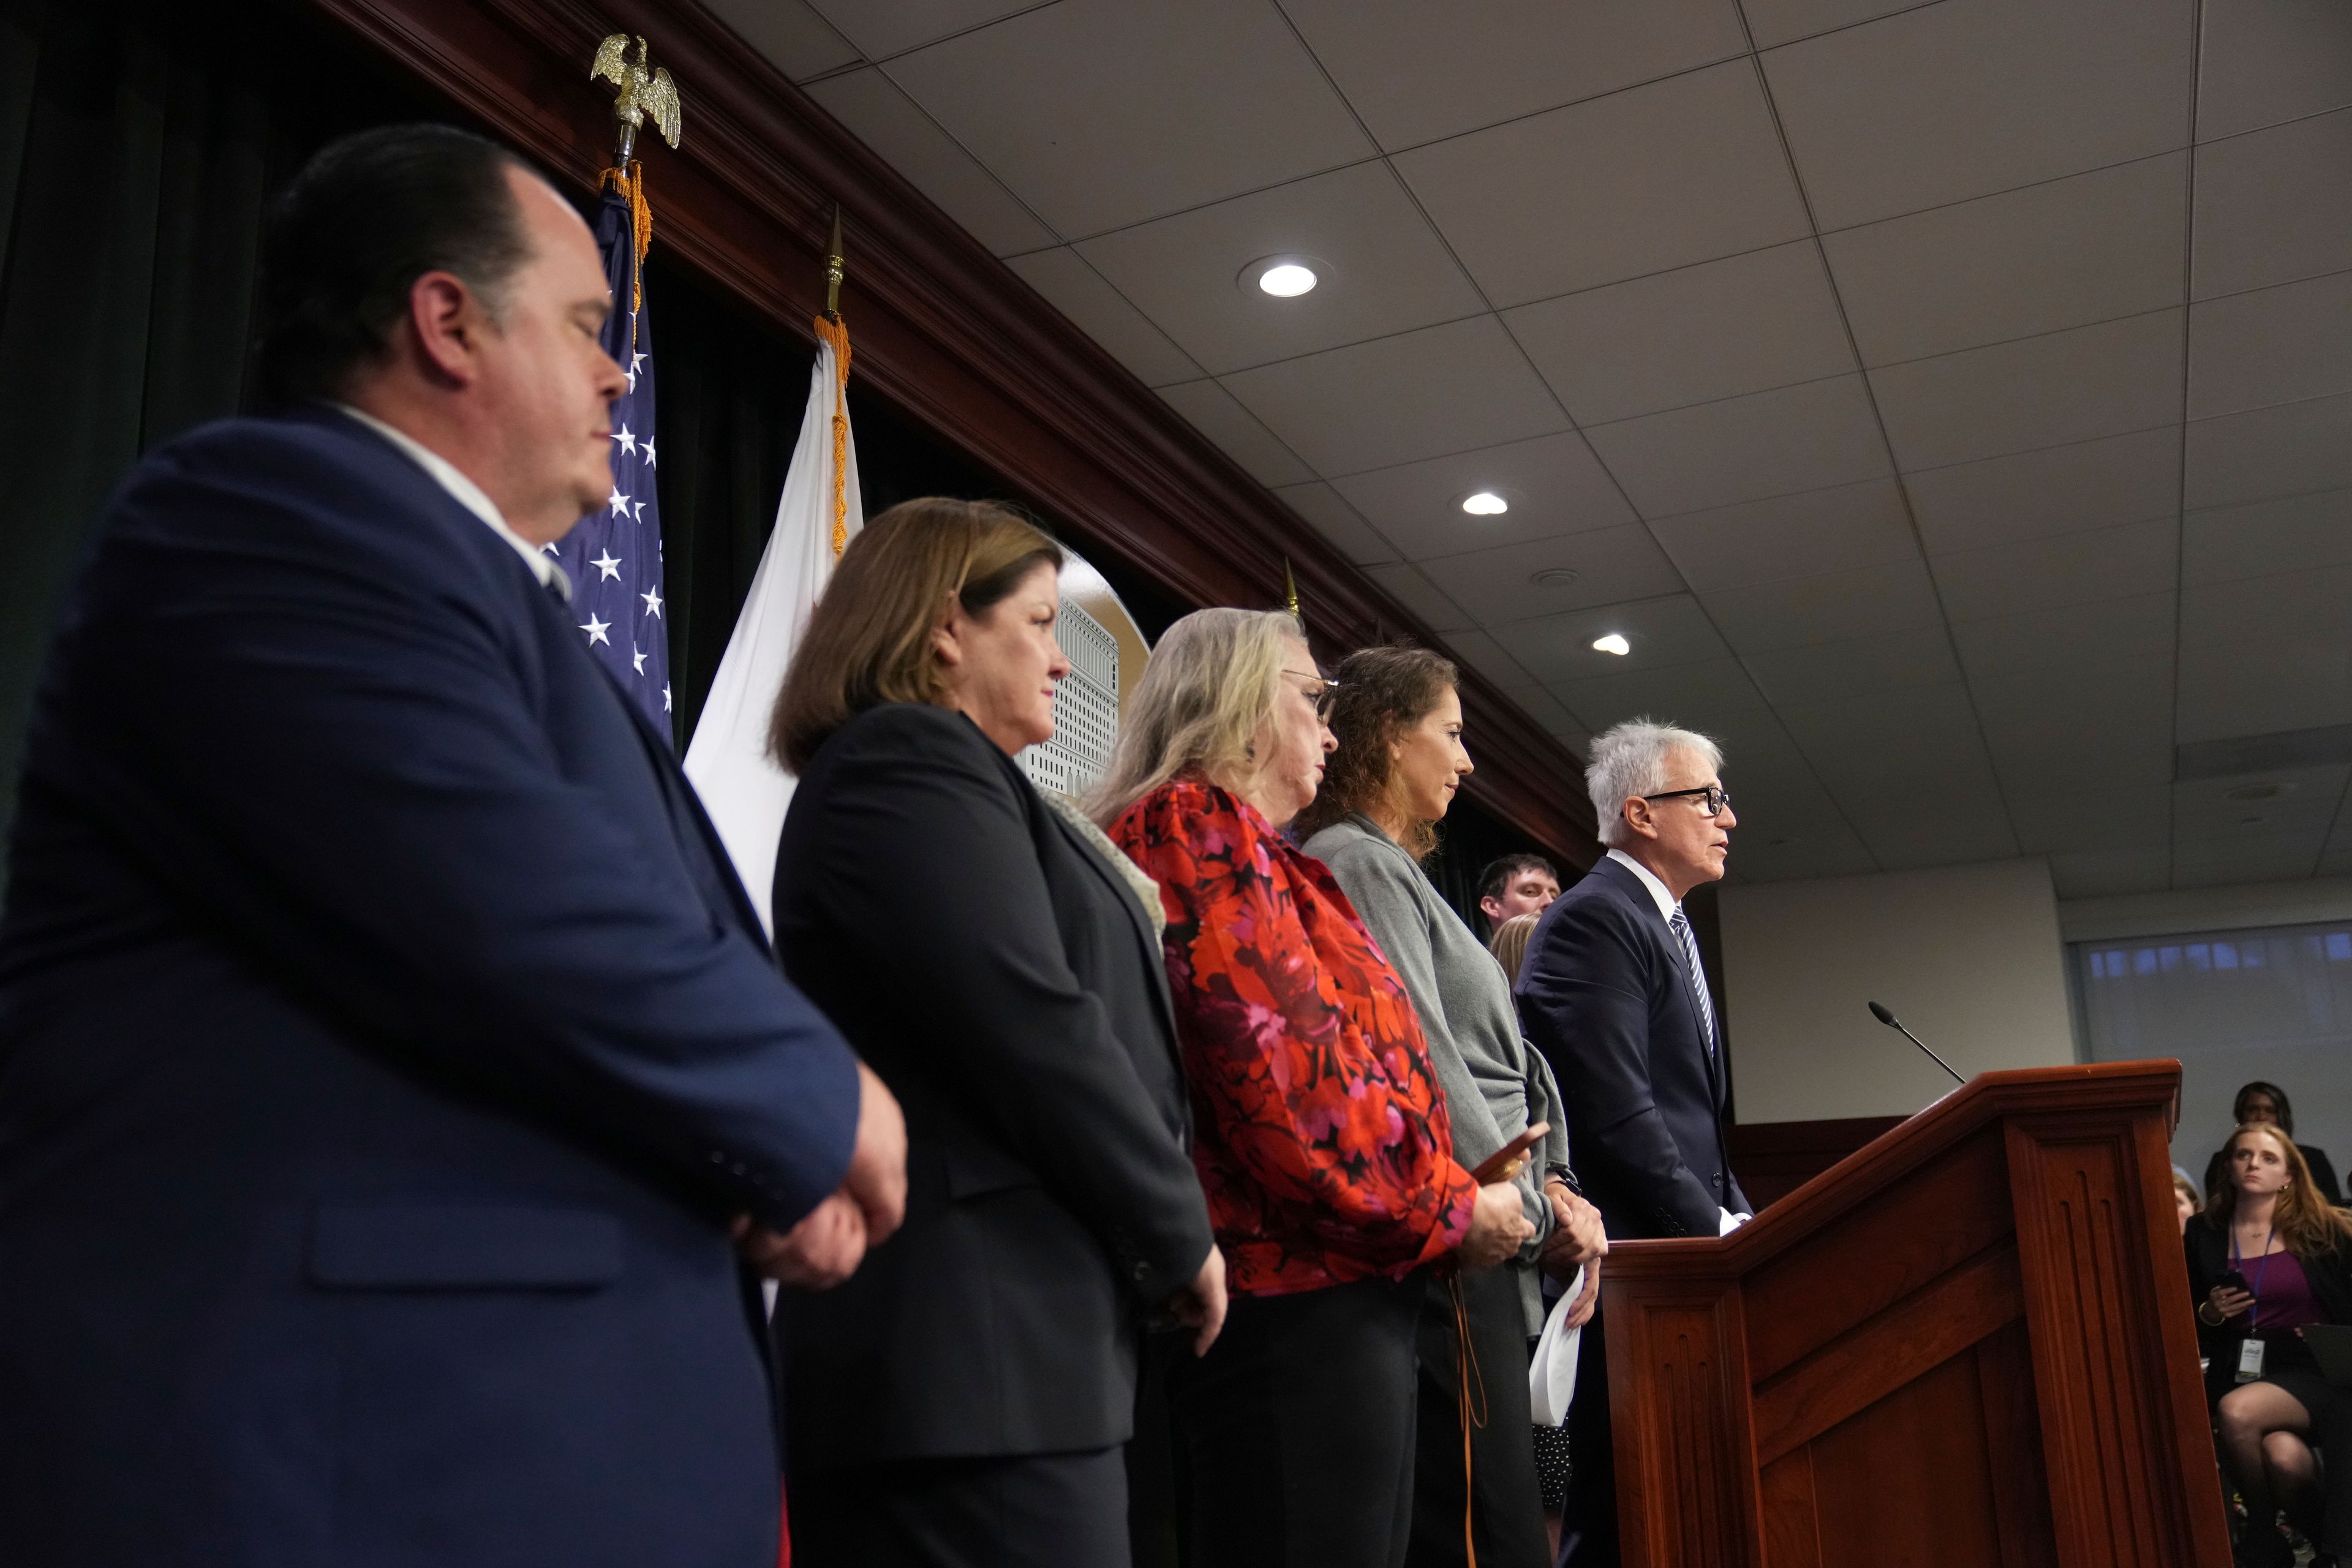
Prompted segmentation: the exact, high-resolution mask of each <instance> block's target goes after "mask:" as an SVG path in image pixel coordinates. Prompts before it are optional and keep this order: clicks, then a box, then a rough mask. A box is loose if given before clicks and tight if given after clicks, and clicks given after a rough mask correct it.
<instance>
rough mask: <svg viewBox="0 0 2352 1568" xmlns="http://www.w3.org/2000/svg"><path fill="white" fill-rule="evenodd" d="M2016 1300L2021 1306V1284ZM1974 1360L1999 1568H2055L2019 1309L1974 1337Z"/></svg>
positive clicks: (2036, 1409) (2054, 1543) (2047, 1481)
mask: <svg viewBox="0 0 2352 1568" xmlns="http://www.w3.org/2000/svg"><path fill="white" fill-rule="evenodd" d="M2019 1305H2020V1307H2021V1308H2022V1306H2023V1290H2022V1288H2021V1289H2020V1292H2019ZM1976 1363H1977V1384H1978V1387H1979V1390H1980V1391H1981V1393H1982V1395H1983V1399H1982V1403H1983V1407H1984V1415H1985V1427H1984V1442H1985V1453H1986V1456H1987V1458H1988V1460H1989V1461H1990V1464H1991V1466H1992V1474H1993V1494H1992V1501H1993V1511H1994V1523H1995V1525H1996V1526H1997V1527H1998V1528H1999V1530H2000V1568H2058V1545H2057V1541H2056V1539H2055V1535H2056V1531H2054V1529H2053V1526H2052V1525H2051V1522H2050V1497H2049V1487H2050V1479H2049V1472H2048V1470H2047V1469H2046V1468H2044V1466H2043V1464H2042V1427H2041V1420H2040V1410H2039V1405H2038V1404H2037V1402H2036V1399H2035V1395H2034V1380H2033V1352H2032V1346H2031V1345H2030V1344H2029V1343H2028V1342H2027V1337H2026V1327H2025V1319H2024V1317H2023V1315H2022V1312H2021V1314H2020V1316H2018V1317H2017V1318H2015V1319H2012V1320H2011V1321H2010V1322H2009V1323H2008V1324H2007V1325H2006V1326H2004V1327H2003V1328H2001V1329H2000V1331H1997V1332H1995V1333H1992V1334H1989V1335H1987V1336H1986V1337H1985V1338H1984V1339H1983V1340H1981V1341H1979V1342H1978V1344H1977V1347H1976Z"/></svg>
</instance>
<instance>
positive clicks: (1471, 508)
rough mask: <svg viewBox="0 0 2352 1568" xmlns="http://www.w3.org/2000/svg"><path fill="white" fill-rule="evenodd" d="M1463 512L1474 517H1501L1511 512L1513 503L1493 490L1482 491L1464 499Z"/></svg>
mask: <svg viewBox="0 0 2352 1568" xmlns="http://www.w3.org/2000/svg"><path fill="white" fill-rule="evenodd" d="M1462 510H1464V511H1466V512H1468V513H1469V514H1470V515H1471V516H1472V517H1500V516H1501V515H1502V514H1503V513H1505V512H1507V511H1508V510H1511V503H1510V502H1509V501H1507V500H1504V499H1503V498H1502V497H1501V496H1498V495H1496V493H1495V492H1494V491H1493V490H1480V491H1479V492H1478V493H1477V494H1475V495H1472V496H1465V497H1464V498H1463V499H1462Z"/></svg>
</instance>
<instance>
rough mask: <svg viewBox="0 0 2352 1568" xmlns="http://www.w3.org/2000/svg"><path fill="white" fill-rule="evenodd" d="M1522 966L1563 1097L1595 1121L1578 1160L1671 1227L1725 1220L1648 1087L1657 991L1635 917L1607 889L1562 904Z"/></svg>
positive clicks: (1680, 1229)
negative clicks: (1608, 898)
mask: <svg viewBox="0 0 2352 1568" xmlns="http://www.w3.org/2000/svg"><path fill="white" fill-rule="evenodd" d="M1538 934H1539V935H1540V937H1541V939H1542V940H1541V941H1540V942H1538V943H1537V944H1536V945H1535V946H1534V947H1531V948H1530V949H1529V950H1528V956H1527V963H1526V964H1525V966H1524V967H1523V968H1522V969H1521V970H1520V973H1519V984H1518V995H1519V1002H1520V1007H1519V1016H1520V1021H1521V1022H1522V1023H1523V1024H1524V1025H1525V1026H1526V1028H1527V1032H1528V1041H1529V1042H1530V1043H1531V1044H1533V1045H1534V1047H1536V1049H1538V1050H1539V1051H1541V1052H1542V1053H1543V1054H1544V1056H1545V1058H1546V1059H1548V1060H1549V1062H1550V1063H1551V1068H1552V1073H1553V1076H1555V1077H1556V1078H1558V1079H1559V1091H1560V1098H1561V1099H1562V1100H1565V1101H1566V1102H1567V1103H1569V1104H1570V1105H1572V1106H1576V1107H1578V1108H1579V1113H1580V1125H1582V1126H1589V1127H1591V1129H1592V1132H1591V1136H1589V1137H1582V1138H1580V1142H1578V1144H1577V1146H1576V1158H1577V1163H1578V1166H1579V1168H1580V1170H1583V1171H1585V1172H1587V1173H1591V1172H1592V1171H1593V1170H1594V1169H1595V1168H1596V1167H1606V1168H1607V1172H1608V1176H1609V1179H1610V1181H1611V1183H1612V1184H1613V1185H1615V1186H1616V1187H1617V1188H1618V1189H1619V1190H1621V1191H1623V1192H1625V1193H1628V1194H1638V1197H1637V1201H1639V1202H1641V1203H1642V1204H1643V1205H1644V1206H1645V1207H1647V1208H1648V1209H1649V1210H1650V1211H1651V1212H1652V1215H1653V1217H1654V1220H1655V1222H1656V1223H1657V1225H1658V1226H1659V1228H1660V1229H1661V1230H1662V1231H1663V1232H1664V1233H1665V1234H1667V1235H1670V1236H1713V1235H1715V1234H1716V1233H1717V1230H1718V1229H1719V1228H1720V1222H1721V1215H1720V1214H1719V1213H1718V1212H1717V1211H1718V1205H1717V1203H1716V1200H1715V1195H1714V1194H1713V1192H1712V1191H1711V1190H1710V1189H1709V1188H1708V1187H1707V1185H1706V1183H1704V1182H1702V1181H1700V1180H1699V1179H1698V1177H1697V1176H1696V1175H1695V1174H1693V1173H1692V1172H1691V1170H1690V1167H1688V1166H1687V1165H1685V1164H1684V1163H1683V1160H1682V1156H1681V1154H1680V1152H1678V1151H1677V1150H1676V1148H1675V1140H1674V1135H1673V1134H1672V1133H1671V1132H1670V1131H1667V1128H1666V1123H1665V1120H1664V1118H1663V1117H1662V1116H1660V1115H1659V1114H1658V1109H1657V1105H1656V1102H1655V1101H1654V1100H1653V1099H1652V1097H1651V1090H1650V1065H1649V1040H1650V998H1649V989H1648V987H1647V985H1646V984H1644V983H1643V958H1642V953H1641V950H1640V949H1639V948H1638V947H1637V946H1636V943H1637V942H1638V940H1639V939H1638V937H1637V935H1636V933H1635V932H1634V931H1633V929H1632V926H1631V923H1630V922H1629V921H1627V920H1625V919H1624V918H1623V917H1622V916H1621V915H1620V914H1619V913H1618V911H1617V910H1615V909H1614V908H1612V906H1611V905H1610V904H1608V903H1607V902H1605V901H1604V900H1600V899H1580V900H1576V901H1575V902H1573V903H1571V904H1569V905H1567V906H1566V907H1564V908H1562V909H1560V910H1559V913H1558V914H1557V915H1556V916H1555V917H1553V919H1552V921H1551V924H1550V926H1549V929H1547V930H1545V931H1541V932H1539V933H1538Z"/></svg>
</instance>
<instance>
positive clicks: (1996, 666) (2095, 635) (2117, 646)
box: [1952, 594, 2176, 683]
mask: <svg viewBox="0 0 2352 1568" xmlns="http://www.w3.org/2000/svg"><path fill="white" fill-rule="evenodd" d="M2175 616H2176V605H2175V600H2174V595H2170V594H2147V595H2142V596H2141V597H2139V598H2137V599H2107V600H2103V601H2101V602H2100V603H2098V604H2095V605H2067V606H2066V607H2065V608H2063V609H2058V610H2029V611H2027V612H2026V613H2025V614H2023V615H2019V616H1997V617H1995V618H1994V619H1991V620H1984V621H1964V622H1962V623H1961V624H1960V625H1958V626H1954V627H1953V628H1952V641H1953V642H1954V643H1955V644H1957V645H1958V647H1959V650H1960V666H1961V668H1963V669H1965V670H1967V671H1968V676H1969V680H1970V681H1971V682H1978V683H1981V682H1987V681H2000V680H2007V679H2013V678H2015V677H2018V676H2036V677H2039V676H2042V675H2043V674H2044V673H2045V672H2048V671H2052V670H2063V669H2066V668H2069V667H2070V666H2074V665H2077V664H2080V663H2084V662H2085V661H2091V660H2098V659H2121V660H2130V661H2136V662H2138V663H2140V664H2143V665H2149V666H2154V665H2158V664H2161V665H2163V666H2164V667H2166V668H2170V666H2171V662H2172V652H2173V623H2174V619H2175Z"/></svg>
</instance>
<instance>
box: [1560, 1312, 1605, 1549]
mask: <svg viewBox="0 0 2352 1568" xmlns="http://www.w3.org/2000/svg"><path fill="white" fill-rule="evenodd" d="M1606 1316H1607V1314H1606V1313H1603V1312H1598V1311H1596V1312H1594V1313H1593V1314H1592V1321H1591V1322H1589V1323H1587V1324H1585V1325H1584V1339H1583V1341H1582V1343H1581V1345H1580V1348H1579V1349H1578V1351H1577V1354H1576V1399H1575V1401H1574V1403H1572V1404H1570V1405H1569V1407H1568V1447H1569V1451H1570V1453H1572V1454H1574V1455H1575V1456H1576V1465H1575V1468H1574V1469H1573V1470H1571V1471H1570V1474H1569V1478H1568V1506H1567V1507H1566V1508H1564V1509H1562V1510H1560V1520H1559V1524H1560V1529H1559V1545H1560V1554H1559V1560H1560V1563H1562V1564H1563V1565H1564V1568H1617V1447H1616V1441H1615V1439H1614V1438H1613V1437H1612V1436H1611V1435H1610V1430H1609V1345H1608V1342H1607V1341H1606V1340H1605V1339H1604V1338H1603V1337H1602V1320H1603V1319H1604V1318H1605V1317H1606Z"/></svg>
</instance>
